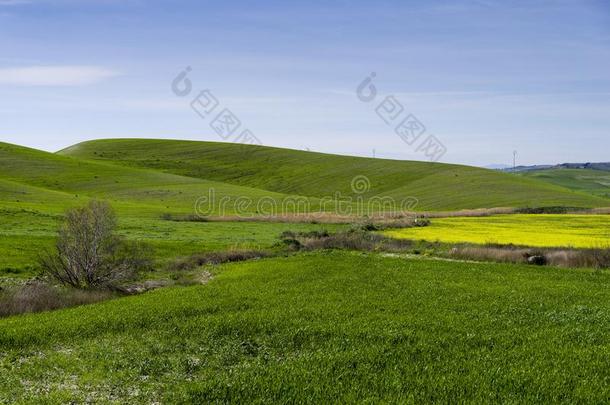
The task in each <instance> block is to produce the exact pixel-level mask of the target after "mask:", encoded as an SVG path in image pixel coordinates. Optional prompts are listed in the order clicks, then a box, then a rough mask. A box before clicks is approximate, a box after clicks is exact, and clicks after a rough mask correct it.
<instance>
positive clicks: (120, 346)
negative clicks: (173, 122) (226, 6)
mask: <svg viewBox="0 0 610 405" xmlns="http://www.w3.org/2000/svg"><path fill="white" fill-rule="evenodd" d="M356 176H359V178H360V179H361V180H362V179H364V183H361V184H360V185H364V188H355V187H353V184H352V183H353V179H354V178H355V177H356ZM551 183H553V182H547V181H546V180H544V179H538V178H526V177H523V176H518V175H512V174H507V173H500V172H496V171H491V170H485V169H480V168H475V167H467V166H459V165H449V164H438V163H423V162H408V161H394V160H384V159H367V158H357V157H349V156H337V155H327V154H321V153H311V152H302V151H293V150H286V149H278V148H268V147H258V146H243V145H234V144H222V143H212V142H184V141H164V140H133V139H121V140H101V141H92V142H86V143H83V144H78V145H75V146H73V147H70V148H67V149H65V150H63V151H61V152H59V153H55V154H54V153H47V152H42V151H37V150H33V149H29V148H24V147H20V146H16V145H9V144H0V295H1V294H2V292H3V290H2V289H3V288H6V286H10V285H19V284H24V283H26V282H28V281H29V280H31V279H33V278H35V277H37V275H38V273H39V269H38V264H37V263H38V261H37V258H38V255H39V254H40V253H41V252H43V251H45V250H47V249H51V248H53V246H54V242H55V240H56V235H57V229H58V227H59V226H60V224H61V222H62V221H63V219H64V213H65V212H66V210H67V209H69V208H73V207H78V206H82V205H84V204H86V203H87V202H88V201H90V200H92V199H99V200H104V201H108V202H109V203H110V204H111V205H112V207H113V208H114V210H115V211H116V213H117V216H118V233H119V234H120V235H121V236H123V237H125V238H126V239H128V240H132V241H141V242H145V243H146V244H147V245H149V246H151V247H152V248H153V249H154V257H153V259H154V266H153V267H154V268H153V269H152V270H151V271H150V272H149V273H147V274H141V275H140V279H138V280H137V281H142V280H146V279H151V280H152V279H154V280H159V279H172V280H178V279H181V277H182V276H183V275H184V274H185V273H184V272H188V274H189V275H190V276H192V277H191V278H192V280H190V281H193V280H197V281H196V283H197V284H194V283H193V282H191V283H190V284H189V286H184V285H179V284H178V283H175V284H173V285H172V286H170V287H164V288H158V289H156V290H153V291H149V292H146V293H142V294H137V295H132V296H123V297H121V298H115V299H111V300H108V301H104V302H101V303H95V304H90V305H81V306H77V307H73V308H68V309H60V310H55V311H48V312H41V313H33V314H22V315H15V316H10V317H7V318H3V319H0V376H2V377H1V378H0V403H49V404H55V403H219V402H235V403H240V402H249V403H250V402H251V403H270V402H282V403H292V402H297V403H328V402H339V403H353V402H368V403H379V402H380V403H422V402H441V403H498V402H502V403H530V402H568V403H582V402H587V403H606V402H608V401H610V389H609V387H610V367H608V365H609V364H610V288H609V287H610V274H609V273H608V271H607V269H596V270H593V269H587V268H579V269H572V268H556V267H551V266H545V267H536V266H531V265H521V264H508V263H507V264H499V263H484V262H478V263H475V262H472V261H468V260H453V259H451V260H449V259H443V258H435V257H429V256H430V255H428V254H425V252H424V254H421V255H420V256H419V257H415V256H414V255H413V254H409V255H407V254H404V253H389V252H387V251H383V249H377V248H374V249H371V250H373V251H370V252H369V251H367V252H364V251H358V250H357V249H358V246H357V244H356V245H354V246H352V245H349V244H347V245H346V247H343V248H336V247H335V248H333V249H329V248H328V249H324V248H319V249H317V250H313V251H306V250H307V249H302V250H299V251H297V250H298V249H292V250H291V248H290V246H295V245H294V244H293V245H290V246H289V245H286V240H285V239H284V240H283V239H282V237H280V235H281V234H282V233H283V232H285V231H291V232H292V234H293V235H296V234H298V233H299V232H311V231H316V232H319V233H321V232H320V231H327V232H328V233H330V234H333V233H341V232H348V231H349V230H350V229H356V228H357V229H358V230H359V232H364V231H362V229H364V227H363V224H364V225H367V224H368V225H371V224H372V222H374V220H375V219H374V218H361V217H359V218H353V221H352V222H353V223H323V222H324V221H322V220H321V219H320V220H317V219H316V217H315V216H312V217H311V218H310V217H307V218H306V219H305V220H304V219H303V218H302V217H299V218H298V220H297V218H296V217H290V215H293V214H315V213H320V212H321V211H324V212H325V214H327V215H328V216H327V217H324V218H326V219H329V218H330V219H333V218H335V219H337V218H339V217H340V215H338V214H339V213H337V212H335V211H333V209H332V207H331V208H328V206H327V205H326V204H325V202H324V201H325V199H326V198H328V197H331V198H332V197H334V196H337V195H338V196H340V197H341V198H345V199H346V200H347V201H348V202H347V204H348V205H349V206H350V207H352V208H354V209H356V210H357V208H358V207H360V208H361V207H362V206H367V204H369V203H370V201H372V200H373V199H374V198H375V197H387V198H391V199H393V200H394V201H402V200H404V199H409V198H415V199H416V200H417V202H418V204H417V205H416V206H415V207H414V209H415V211H431V212H434V211H452V210H475V209H486V208H515V209H516V208H540V207H543V208H544V207H571V208H576V207H580V208H603V207H610V199H608V198H607V194H605V193H603V192H590V191H591V190H589V189H588V186H587V185H585V184H584V183H583V185H581V186H578V187H576V186H574V185H571V186H570V184H558V183H557V182H554V183H555V184H551ZM587 184H588V183H587ZM211 191H212V192H213V193H214V198H215V199H216V200H215V201H214V204H213V205H212V206H211V208H210V207H208V208H209V209H208V208H206V213H205V215H202V214H201V212H200V211H199V209H200V208H201V207H200V206H199V205H198V204H199V201H200V200H201V198H202V197H209V196H210V195H211V194H210V192H211ZM291 198H292V199H294V198H301V199H304V200H306V201H307V202H308V204H307V205H306V207H307V211H300V210H298V209H297V208H295V207H293V208H292V210H291V211H288V212H282V213H281V214H287V215H286V216H285V217H281V216H277V217H274V216H271V217H270V218H267V219H266V220H264V221H262V220H260V218H259V221H255V220H252V219H251V220H249V221H244V220H243V218H237V214H247V215H246V216H248V217H252V216H262V215H263V214H264V212H261V208H260V207H261V206H260V204H259V202H261V201H264V202H265V203H267V204H271V205H274V204H275V205H276V206H281V204H282V203H283V202H285V201H286V200H287V199H291ZM350 199H351V201H350ZM244 200H247V201H249V202H250V203H249V204H247V205H246V208H244V209H241V208H243V206H239V204H237V203H238V202H240V201H241V202H243V201H244ZM219 201H224V202H225V206H222V205H221V204H217V202H219ZM238 206H239V207H241V208H240V210H237V209H236V208H235V207H238ZM227 207H228V208H227ZM393 214H395V212H393ZM411 214H413V213H410V215H411ZM333 215H335V217H333ZM608 218H610V216H603V215H597V216H596V215H502V216H489V217H480V218H433V219H432V220H431V223H430V225H428V226H424V227H414V228H408V229H393V230H388V231H386V232H387V234H388V235H391V236H392V237H396V238H407V239H417V240H419V239H425V240H430V241H432V242H435V241H437V240H440V241H446V242H448V243H449V242H473V243H487V242H494V243H512V244H518V245H527V246H573V247H576V248H578V247H591V246H594V247H600V246H601V245H604V243H607V242H608V241H609V240H610V235H609V234H608V229H610V222H609V219H608ZM237 219H239V221H238V220H237ZM331 222H332V221H331ZM335 222H338V221H335ZM366 229H367V230H368V231H367V232H369V233H366V235H372V236H378V234H377V233H374V232H375V231H379V230H378V229H376V228H375V227H374V226H372V227H369V228H366ZM371 232H373V233H371ZM348 235H350V234H348ZM351 235H362V234H361V233H356V234H354V233H352V234H351ZM347 240H348V242H350V241H352V242H353V239H351V240H350V239H349V238H347ZM288 242H290V243H295V241H294V240H293V241H290V240H289V241H288ZM297 242H298V241H297ZM394 242H396V241H394ZM541 243H543V245H541ZM604 246H606V247H607V245H604ZM239 249H256V250H263V251H265V252H271V253H272V257H267V258H264V259H253V260H248V261H243V262H238V263H231V264H222V265H210V264H203V265H201V266H199V267H197V266H196V267H195V268H189V269H188V270H183V269H180V268H178V267H172V266H170V264H171V263H173V262H174V261H176V260H179V259H183V258H186V257H188V256H190V255H197V254H205V253H209V252H226V251H229V250H233V251H235V250H239ZM415 249H419V247H418V246H415V245H414V246H413V249H412V250H415ZM181 272H182V273H181Z"/></svg>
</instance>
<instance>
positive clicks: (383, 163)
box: [60, 139, 610, 210]
mask: <svg viewBox="0 0 610 405" xmlns="http://www.w3.org/2000/svg"><path fill="white" fill-rule="evenodd" d="M60 154H61V155H64V156H71V157H75V158H79V159H89V160H95V161H98V162H106V163H112V164H117V163H118V164H121V165H127V166H129V167H132V168H133V167H137V168H140V169H143V168H144V169H154V170H158V171H162V172H165V173H171V174H174V175H179V176H185V177H188V178H196V179H202V180H207V181H217V182H222V183H229V184H232V185H235V186H244V187H251V188H255V189H257V190H267V191H271V192H275V193H282V194H296V195H300V196H307V197H311V198H324V197H334V196H335V193H337V192H339V193H341V195H342V196H351V197H356V196H358V195H359V194H355V193H354V192H353V191H352V190H351V181H352V179H353V178H354V176H357V175H360V176H366V177H367V178H368V179H369V182H370V187H369V189H368V191H367V192H366V193H363V194H361V195H360V196H361V197H363V198H369V197H372V196H376V195H380V196H388V197H392V198H394V199H396V200H397V201H400V200H402V199H405V198H407V197H415V198H417V199H418V200H419V204H418V205H417V207H416V209H417V210H457V209H472V208H491V207H529V206H534V207H537V206H572V207H605V206H609V205H610V200H608V199H606V198H601V197H594V196H591V195H588V194H585V193H578V192H574V191H572V190H569V189H566V188H563V187H559V186H555V185H551V184H548V183H546V182H541V181H536V180H532V179H526V178H523V177H520V176H514V175H510V174H506V173H500V172H497V171H493V170H486V169H480V168H475V167H469V166H460V165H449V164H441V163H427V162H409V161H398V160H387V159H369V158H360V157H350V156H338V155H328V154H322V153H314V152H304V151H297V150H289V149H279V148H270V147H262V146H244V145H236V144H231V143H216V142H192V141H172V140H146V139H110V140H98V141H90V142H84V143H81V144H78V145H75V146H72V147H70V148H67V149H65V150H63V151H61V152H60Z"/></svg>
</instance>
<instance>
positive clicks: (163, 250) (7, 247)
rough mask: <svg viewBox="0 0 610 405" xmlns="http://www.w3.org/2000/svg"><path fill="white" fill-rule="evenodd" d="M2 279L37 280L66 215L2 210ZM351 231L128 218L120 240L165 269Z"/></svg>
mask: <svg viewBox="0 0 610 405" xmlns="http://www.w3.org/2000/svg"><path fill="white" fill-rule="evenodd" d="M0 218H1V219H2V225H3V226H2V228H0V277H3V276H5V277H6V276H11V277H31V276H32V275H34V274H35V272H34V269H35V267H36V265H37V257H38V253H39V252H41V251H42V250H45V249H50V248H52V247H53V244H54V241H55V235H56V232H57V229H58V227H59V221H60V220H61V218H62V217H61V215H52V214H41V213H38V212H34V211H26V210H13V209H11V210H9V209H4V210H1V209H0ZM347 226H348V225H340V224H309V223H303V224H300V223H295V224H287V223H276V222H173V221H163V220H160V219H158V218H139V217H128V216H127V217H124V218H120V221H119V234H121V235H123V236H125V237H126V238H127V239H130V240H138V241H143V242H146V243H147V244H149V245H151V246H152V247H153V248H154V253H155V258H156V259H157V262H158V265H159V266H161V265H162V264H163V263H164V262H167V261H168V260H170V259H172V258H175V257H180V256H186V255H191V254H195V253H202V252H210V251H221V250H227V249H232V248H238V249H269V248H272V247H273V245H274V244H276V243H278V242H279V241H280V239H279V235H280V234H281V233H282V232H284V231H287V230H292V231H297V232H301V231H313V230H323V229H324V230H328V231H330V232H334V231H337V230H340V229H345V228H346V227H347Z"/></svg>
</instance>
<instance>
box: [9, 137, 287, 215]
mask: <svg viewBox="0 0 610 405" xmlns="http://www.w3.org/2000/svg"><path fill="white" fill-rule="evenodd" d="M210 189H214V192H215V196H216V197H218V199H220V198H223V197H224V198H226V199H228V200H227V201H234V200H235V199H237V198H239V197H242V196H247V197H249V198H251V199H252V200H253V201H257V200H258V199H260V198H263V197H265V198H272V199H280V198H283V197H285V196H284V195H283V194H280V193H274V192H268V191H263V190H258V189H254V188H249V187H244V186H239V185H234V184H228V183H222V182H218V181H211V180H203V179H200V178H193V177H185V176H179V175H175V174H170V173H163V172H161V171H156V170H150V169H139V168H127V167H124V166H119V165H116V164H111V163H107V162H93V161H86V160H80V159H75V158H72V157H68V156H61V155H57V154H53V153H47V152H42V151H38V150H35V149H29V148H24V147H21V146H16V145H10V144H5V143H0V201H1V202H2V203H3V205H7V204H8V205H18V206H19V207H27V206H28V204H34V205H35V206H37V207H40V205H41V204H42V205H44V208H45V211H49V210H51V211H59V212H62V211H64V210H65V208H66V207H68V206H72V205H73V204H74V203H75V202H79V201H82V200H85V199H87V198H101V199H108V200H110V201H112V202H113V203H114V204H115V205H116V206H117V208H118V209H119V210H120V211H122V212H129V213H130V214H141V215H155V216H158V215H160V214H161V213H166V212H169V213H184V214H193V213H194V210H195V208H194V206H195V202H196V201H197V200H198V199H199V198H200V197H207V196H209V193H210ZM225 206H226V207H227V212H226V213H231V212H232V211H231V208H232V207H233V206H232V204H230V203H227V204H225ZM213 208H215V211H214V212H213V213H214V214H219V213H220V212H219V209H220V208H221V207H219V206H218V204H217V205H216V206H214V207H213ZM255 208H256V207H255V206H252V207H250V211H254V210H255Z"/></svg>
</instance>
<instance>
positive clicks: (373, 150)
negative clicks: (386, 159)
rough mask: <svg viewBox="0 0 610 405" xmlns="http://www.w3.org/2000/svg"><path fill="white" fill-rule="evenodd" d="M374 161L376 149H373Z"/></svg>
mask: <svg viewBox="0 0 610 405" xmlns="http://www.w3.org/2000/svg"><path fill="white" fill-rule="evenodd" d="M373 159H375V149H373Z"/></svg>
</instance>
